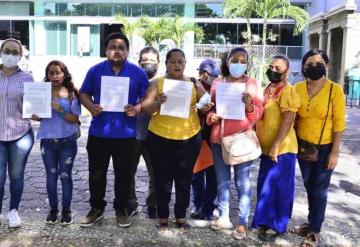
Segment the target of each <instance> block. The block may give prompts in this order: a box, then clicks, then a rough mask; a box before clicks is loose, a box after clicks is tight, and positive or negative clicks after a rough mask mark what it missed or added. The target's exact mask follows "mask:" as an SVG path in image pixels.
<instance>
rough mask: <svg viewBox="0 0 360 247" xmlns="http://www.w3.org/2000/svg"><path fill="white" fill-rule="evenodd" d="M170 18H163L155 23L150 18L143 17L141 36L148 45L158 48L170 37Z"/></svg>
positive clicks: (141, 20) (140, 23) (140, 22)
mask: <svg viewBox="0 0 360 247" xmlns="http://www.w3.org/2000/svg"><path fill="white" fill-rule="evenodd" d="M169 20H170V19H169V18H166V17H161V18H160V19H158V20H156V21H154V20H152V19H150V18H149V17H147V16H146V17H142V18H140V20H139V25H140V26H141V28H140V31H139V35H140V36H141V37H142V38H143V39H144V40H145V43H146V45H149V46H153V47H156V46H158V45H159V44H160V42H161V41H162V40H164V39H167V38H168V37H169V36H170V32H169V30H168V27H169V25H170V24H169Z"/></svg>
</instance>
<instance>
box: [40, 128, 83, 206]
mask: <svg viewBox="0 0 360 247" xmlns="http://www.w3.org/2000/svg"><path fill="white" fill-rule="evenodd" d="M76 138H77V136H76V134H74V135H72V136H70V137H66V138H59V139H42V140H41V141H40V149H41V156H42V158H43V161H44V165H45V169H46V190H47V193H48V198H49V204H50V207H51V208H54V209H55V208H56V209H57V208H58V193H57V184H58V178H59V177H60V181H61V185H62V199H63V200H62V206H63V209H70V206H71V199H72V191H73V181H72V168H73V164H74V159H75V156H76V152H77V144H76Z"/></svg>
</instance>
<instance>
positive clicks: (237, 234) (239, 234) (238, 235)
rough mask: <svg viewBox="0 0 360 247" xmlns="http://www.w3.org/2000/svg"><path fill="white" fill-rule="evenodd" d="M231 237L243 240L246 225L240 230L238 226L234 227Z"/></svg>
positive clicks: (245, 235)
mask: <svg viewBox="0 0 360 247" xmlns="http://www.w3.org/2000/svg"><path fill="white" fill-rule="evenodd" d="M233 237H234V238H235V239H236V240H244V239H245V238H247V234H246V227H243V228H242V230H241V231H238V226H237V227H235V230H234V231H233Z"/></svg>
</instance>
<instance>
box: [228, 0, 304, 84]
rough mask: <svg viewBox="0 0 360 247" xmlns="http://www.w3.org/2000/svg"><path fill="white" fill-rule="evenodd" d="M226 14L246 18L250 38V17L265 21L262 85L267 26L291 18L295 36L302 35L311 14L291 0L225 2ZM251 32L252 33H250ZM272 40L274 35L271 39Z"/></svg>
mask: <svg viewBox="0 0 360 247" xmlns="http://www.w3.org/2000/svg"><path fill="white" fill-rule="evenodd" d="M224 10H226V11H225V13H227V14H228V15H230V16H232V17H245V18H246V20H247V24H248V37H250V36H251V34H250V35H249V33H250V32H251V29H250V28H249V27H250V17H251V16H256V17H258V18H261V19H262V21H263V30H262V37H261V41H262V56H261V62H260V69H259V78H258V81H259V83H262V81H263V78H264V75H263V73H264V63H265V51H266V41H267V40H268V33H267V24H268V21H269V20H270V19H273V18H291V19H293V20H294V22H295V29H294V35H297V34H299V33H301V32H302V31H303V30H304V29H305V27H306V25H307V23H308V21H309V14H308V13H307V12H306V11H305V10H303V9H302V8H300V7H297V6H293V5H291V3H290V0H225V1H224ZM249 30H250V31H249ZM270 38H272V35H271V37H270Z"/></svg>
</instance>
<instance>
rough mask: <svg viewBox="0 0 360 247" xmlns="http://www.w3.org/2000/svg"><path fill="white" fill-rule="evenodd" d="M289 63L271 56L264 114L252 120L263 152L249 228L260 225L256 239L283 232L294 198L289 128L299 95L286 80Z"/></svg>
mask: <svg viewBox="0 0 360 247" xmlns="http://www.w3.org/2000/svg"><path fill="white" fill-rule="evenodd" d="M289 64H290V63H289V60H288V58H287V57H284V56H281V55H279V56H274V57H273V58H272V61H271V64H270V65H269V69H268V70H267V72H266V74H267V76H268V79H269V81H270V84H269V85H268V86H267V87H266V89H265V92H264V99H265V103H264V115H263V117H262V119H261V120H259V121H258V122H257V123H256V134H257V136H258V138H259V142H260V145H261V149H262V153H263V154H262V156H261V162H260V170H259V176H258V183H257V204H256V209H255V213H254V218H253V222H252V227H253V228H257V227H261V228H262V229H261V230H262V231H260V233H259V238H260V239H262V240H264V241H271V242H273V241H275V239H276V237H277V236H278V235H279V234H283V233H284V232H285V231H286V226H287V224H288V220H289V218H290V216H291V212H292V205H293V201H294V181H295V163H296V153H297V151H298V146H297V140H296V134H295V130H294V129H293V128H292V127H293V123H294V120H295V116H296V112H297V110H298V108H299V106H300V98H299V96H298V94H297V92H296V90H295V88H294V87H293V86H291V85H289V84H288V82H287V75H288V73H289Z"/></svg>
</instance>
